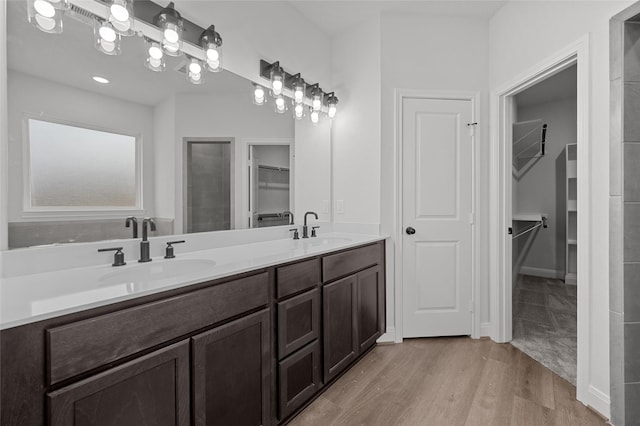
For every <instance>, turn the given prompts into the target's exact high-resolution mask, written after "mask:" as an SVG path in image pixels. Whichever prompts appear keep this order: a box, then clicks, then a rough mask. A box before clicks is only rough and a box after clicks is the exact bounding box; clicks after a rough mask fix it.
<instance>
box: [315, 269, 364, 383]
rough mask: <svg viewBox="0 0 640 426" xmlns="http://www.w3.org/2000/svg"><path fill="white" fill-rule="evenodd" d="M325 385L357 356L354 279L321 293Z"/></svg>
mask: <svg viewBox="0 0 640 426" xmlns="http://www.w3.org/2000/svg"><path fill="white" fill-rule="evenodd" d="M322 303H323V313H324V316H323V325H324V327H323V332H324V381H325V383H326V382H327V381H329V380H331V379H332V378H333V377H335V376H336V375H337V374H338V373H340V372H341V371H342V370H344V369H345V368H346V367H347V366H348V365H349V364H350V363H351V362H352V361H353V360H354V359H355V358H356V355H357V352H358V339H357V329H356V321H357V312H356V311H357V309H356V276H355V275H352V276H349V277H346V278H343V279H341V280H338V281H336V282H334V283H331V284H327V285H325V286H324V287H323V289H322Z"/></svg>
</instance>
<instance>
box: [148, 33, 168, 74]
mask: <svg viewBox="0 0 640 426" xmlns="http://www.w3.org/2000/svg"><path fill="white" fill-rule="evenodd" d="M146 42H147V60H146V62H145V66H146V67H147V68H149V69H150V70H151V71H156V72H161V71H164V68H165V60H164V52H163V51H162V47H161V45H160V43H158V42H157V41H154V40H151V39H146Z"/></svg>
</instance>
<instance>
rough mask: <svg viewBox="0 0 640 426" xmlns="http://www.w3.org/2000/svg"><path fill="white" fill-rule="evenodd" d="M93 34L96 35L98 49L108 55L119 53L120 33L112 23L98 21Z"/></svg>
mask: <svg viewBox="0 0 640 426" xmlns="http://www.w3.org/2000/svg"><path fill="white" fill-rule="evenodd" d="M93 34H94V37H95V46H96V49H98V50H99V51H101V52H102V53H104V54H106V55H119V54H120V53H121V51H120V40H121V37H120V34H118V33H117V32H116V31H115V30H114V29H113V26H112V25H111V23H109V22H96V23H95V24H94V26H93Z"/></svg>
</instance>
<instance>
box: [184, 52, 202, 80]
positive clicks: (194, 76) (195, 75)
mask: <svg viewBox="0 0 640 426" xmlns="http://www.w3.org/2000/svg"><path fill="white" fill-rule="evenodd" d="M202 71H203V69H202V63H201V62H200V60H199V59H196V58H190V59H189V61H188V63H187V79H188V80H189V82H191V83H192V84H202V80H203V75H202Z"/></svg>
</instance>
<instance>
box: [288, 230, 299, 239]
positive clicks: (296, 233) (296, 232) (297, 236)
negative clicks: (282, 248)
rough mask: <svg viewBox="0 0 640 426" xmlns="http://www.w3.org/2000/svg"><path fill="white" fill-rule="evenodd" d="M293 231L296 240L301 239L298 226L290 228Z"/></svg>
mask: <svg viewBox="0 0 640 426" xmlns="http://www.w3.org/2000/svg"><path fill="white" fill-rule="evenodd" d="M291 231H293V239H294V240H299V239H300V234H299V233H298V228H292V229H289V232H291Z"/></svg>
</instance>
